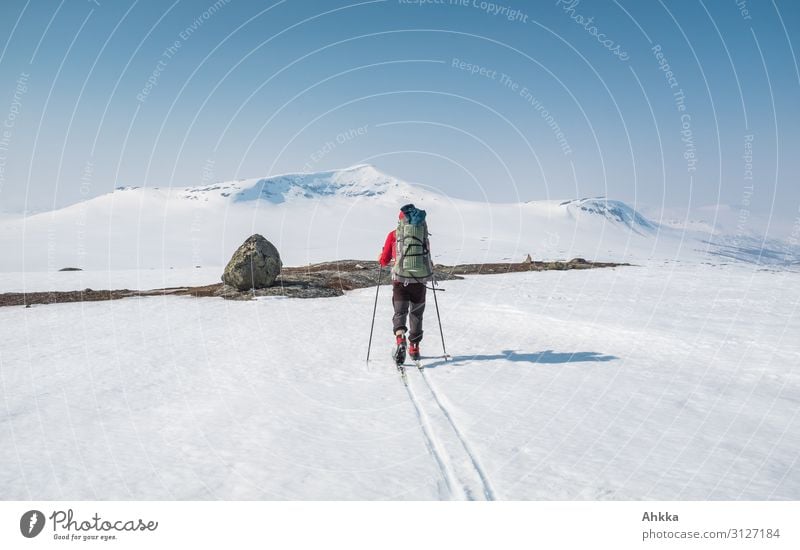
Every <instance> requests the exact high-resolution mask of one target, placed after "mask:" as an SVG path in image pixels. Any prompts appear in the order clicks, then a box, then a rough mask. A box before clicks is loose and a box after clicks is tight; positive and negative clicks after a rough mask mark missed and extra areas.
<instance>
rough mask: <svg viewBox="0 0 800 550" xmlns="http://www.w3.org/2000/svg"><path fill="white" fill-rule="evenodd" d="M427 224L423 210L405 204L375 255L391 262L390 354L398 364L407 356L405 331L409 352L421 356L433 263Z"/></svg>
mask: <svg viewBox="0 0 800 550" xmlns="http://www.w3.org/2000/svg"><path fill="white" fill-rule="evenodd" d="M428 235H429V233H428V224H427V222H426V221H425V211H424V210H420V209H418V208H416V207H415V206H414V205H413V204H407V205H405V206H403V207H402V208H401V209H400V214H399V216H398V220H397V229H394V230H393V231H390V232H389V234H388V235H387V236H386V241H385V242H384V244H383V250H381V254H380V256H379V257H378V262H379V263H380V265H381V267H386V266H388V265H389V263H390V262H391V261H392V260H394V265H393V266H392V270H391V273H392V306H393V308H394V316H393V317H392V332H393V333H394V336H395V348H394V352H393V353H392V356H393V358H394V360H395V362H396V363H397V365H398V366H401V365H402V364H403V363H404V362H405V359H406V345H407V344H406V332H408V345H407V346H408V354H409V355H410V356H411V359H413V360H414V361H418V360H419V358H420V351H419V344H420V342H421V341H422V334H423V331H422V317H423V314H424V313H425V295H426V292H427V287H426V285H425V283H427V282H428V281H429V280H431V278H432V277H433V264H432V263H431V256H430V243H429V241H428Z"/></svg>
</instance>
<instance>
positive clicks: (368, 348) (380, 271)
mask: <svg viewBox="0 0 800 550" xmlns="http://www.w3.org/2000/svg"><path fill="white" fill-rule="evenodd" d="M381 275H383V268H382V267H381V266H378V285H377V286H376V287H375V306H374V307H373V308H372V325H371V326H370V327H369V344H368V345H367V363H369V352H370V350H371V349H372V332H373V331H374V330H375V313H376V312H377V311H378V292H379V291H380V289H381Z"/></svg>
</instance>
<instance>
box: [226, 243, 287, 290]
mask: <svg viewBox="0 0 800 550" xmlns="http://www.w3.org/2000/svg"><path fill="white" fill-rule="evenodd" d="M281 267H282V263H281V256H280V254H279V253H278V249H277V248H275V246H274V245H273V244H272V243H271V242H269V241H268V240H267V239H265V238H264V237H262V236H261V235H252V236H250V237H248V238H247V240H246V241H244V243H243V244H242V246H240V247H239V248H238V249H236V252H234V253H233V256H232V257H231V261H229V262H228V265H227V266H225V272H224V273H223V274H222V282H223V283H225V285H226V286H228V287H231V288H232V289H236V290H238V291H244V290H252V289H262V288H269V287H270V286H272V285H273V283H275V279H277V278H278V275H280V273H281Z"/></svg>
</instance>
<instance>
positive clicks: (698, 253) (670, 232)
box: [0, 165, 800, 271]
mask: <svg viewBox="0 0 800 550" xmlns="http://www.w3.org/2000/svg"><path fill="white" fill-rule="evenodd" d="M407 202H414V203H415V204H417V205H418V206H420V207H421V208H425V209H426V210H428V214H429V226H430V230H431V233H432V250H433V253H434V256H435V260H436V261H438V262H443V263H455V262H475V261H498V260H521V259H523V258H524V257H525V256H526V255H527V254H531V255H532V256H533V257H535V258H545V259H550V258H571V257H576V256H580V257H584V258H587V259H602V260H627V261H633V262H641V261H646V260H648V259H675V258H680V259H682V260H696V261H702V260H704V259H705V260H707V259H708V258H709V254H712V255H713V254H716V255H717V258H719V257H725V258H737V259H752V258H759V253H760V260H761V261H765V260H769V261H770V262H771V263H775V264H791V262H796V261H797V258H798V257H800V254H797V250H796V247H795V248H792V247H784V248H778V249H777V250H770V251H769V252H768V253H766V254H765V253H763V251H762V250H756V249H754V246H753V243H752V242H749V241H748V242H747V243H742V242H738V241H737V242H733V241H731V240H730V239H727V240H725V239H724V238H723V237H721V236H720V235H711V234H710V233H709V232H706V231H703V230H702V228H700V229H698V228H678V227H673V226H668V225H664V224H659V223H657V222H655V221H653V220H651V219H648V218H647V217H645V216H644V215H642V214H641V213H640V212H638V211H637V210H636V209H635V208H633V207H631V206H629V205H627V204H625V203H623V202H620V201H615V200H610V199H606V198H584V199H578V200H566V201H564V200H546V201H532V202H525V203H517V204H498V203H483V202H476V201H466V200H461V199H456V198H452V197H448V196H445V195H442V194H440V193H438V192H435V191H433V190H431V189H428V188H425V187H424V186H421V185H415V184H410V183H407V182H404V181H401V180H399V179H397V178H394V177H392V176H390V175H387V174H384V173H382V172H380V171H378V170H377V169H376V168H374V167H373V166H370V165H358V166H353V167H350V168H347V169H343V170H334V171H326V172H318V173H305V174H284V175H278V176H273V177H268V178H256V179H246V180H239V181H232V182H224V183H215V184H213V185H204V186H199V187H188V188H166V189H160V188H141V187H120V188H118V189H116V190H115V191H114V192H113V193H108V194H105V195H102V196H99V197H96V198H93V199H91V200H88V201H85V202H81V203H78V204H73V205H71V206H68V207H66V208H62V209H59V210H55V211H53V212H47V213H40V214H36V215H33V216H28V217H26V218H22V219H11V220H0V246H1V247H2V250H3V252H4V253H3V254H2V256H0V270H2V271H41V270H47V271H52V270H55V269H59V268H61V267H65V266H78V267H83V268H88V269H103V270H109V269H111V270H116V269H132V268H155V269H159V268H170V267H175V268H186V267H194V266H197V265H202V266H220V265H224V264H225V263H226V262H227V260H228V258H229V257H230V255H231V253H232V252H233V250H235V248H236V247H237V246H238V245H239V244H241V242H242V241H243V240H244V239H245V238H246V237H247V236H249V235H250V234H252V233H261V234H263V235H264V236H266V237H267V238H268V239H270V240H271V241H272V242H273V243H275V245H276V246H277V247H278V249H279V250H280V252H281V255H282V257H283V259H284V262H285V263H286V264H287V265H301V264H305V263H308V262H315V261H323V260H331V259H336V258H372V257H375V256H376V255H377V253H378V251H379V249H380V247H381V245H382V243H383V239H384V237H385V235H386V233H387V232H388V231H389V230H391V229H392V227H393V225H394V220H395V219H396V217H395V216H396V212H397V211H398V209H399V207H400V206H402V205H403V204H405V203H407ZM712 237H713V239H712ZM740 240H741V239H740Z"/></svg>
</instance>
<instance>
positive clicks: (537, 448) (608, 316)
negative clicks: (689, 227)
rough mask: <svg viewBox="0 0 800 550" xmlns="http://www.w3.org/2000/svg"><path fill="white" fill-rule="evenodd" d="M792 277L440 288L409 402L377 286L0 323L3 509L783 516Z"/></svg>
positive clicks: (797, 297)
mask: <svg viewBox="0 0 800 550" xmlns="http://www.w3.org/2000/svg"><path fill="white" fill-rule="evenodd" d="M60 275H66V274H59V276H60ZM798 282H799V281H798V274H797V273H792V272H789V271H766V270H761V269H759V268H757V267H755V266H753V265H742V264H737V265H727V266H712V265H700V264H691V265H689V264H684V263H663V264H656V263H651V264H648V265H647V266H645V267H628V268H618V269H613V270H612V269H609V270H591V271H566V272H540V273H521V274H511V275H491V276H490V275H484V276H472V277H468V278H467V279H465V280H463V281H451V282H447V283H446V284H445V285H444V287H445V288H446V292H443V293H442V294H441V295H440V296H439V299H440V307H441V312H442V323H443V326H444V331H445V338H446V344H447V348H448V351H449V352H450V354H451V355H452V356H453V359H452V360H451V361H449V362H444V361H442V360H441V359H439V358H436V357H435V356H436V355H439V354H441V342H440V338H439V335H438V330H437V326H436V317H435V310H434V307H433V302H432V301H431V302H430V304H429V306H428V307H429V309H428V312H427V314H426V330H427V331H426V338H425V340H424V343H423V354H424V355H427V356H428V358H427V359H426V360H425V361H424V363H425V365H426V367H427V368H426V369H425V371H424V373H420V372H417V371H413V372H409V382H410V386H409V389H408V391H407V390H406V389H405V387H404V386H403V384H402V383H401V382H400V379H399V377H398V376H397V373H396V372H395V371H394V368H393V366H392V364H391V361H390V359H389V356H388V354H389V346H390V334H389V332H390V331H389V317H390V303H389V295H388V293H387V289H386V287H384V288H382V289H381V298H380V301H379V307H378V320H377V325H376V338H375V343H374V348H373V361H371V362H370V365H369V370H368V369H367V366H366V364H365V362H364V356H365V354H366V344H367V337H368V334H369V322H370V316H371V312H372V301H373V299H374V295H375V290H374V289H364V290H359V291H354V292H349V293H347V294H346V295H345V296H343V297H339V298H326V299H316V300H292V299H275V298H271V299H259V300H256V301H251V302H233V301H224V300H222V299H216V298H203V299H194V298H189V297H154V298H140V299H125V300H119V301H114V302H106V303H85V304H58V305H51V306H39V307H36V306H35V307H33V308H30V309H24V308H0V334H1V335H2V340H3V342H2V345H1V346H0V391H1V392H2V400H1V401H0V498H3V499H36V500H44V499H93V498H99V499H210V498H222V499H451V498H452V499H461V498H476V499H480V498H497V499H798V498H800V460H799V459H800V418H798V412H800V373H798V370H797V367H798V365H799V364H800V342H799V341H798V339H797V334H800V315H798V309H797V308H798V301H800V292H799V291H798V288H800V285H798ZM111 286H115V285H111ZM123 286H129V287H130V286H133V285H130V284H124V285H123ZM154 286H161V283H158V284H157V285H154Z"/></svg>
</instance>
